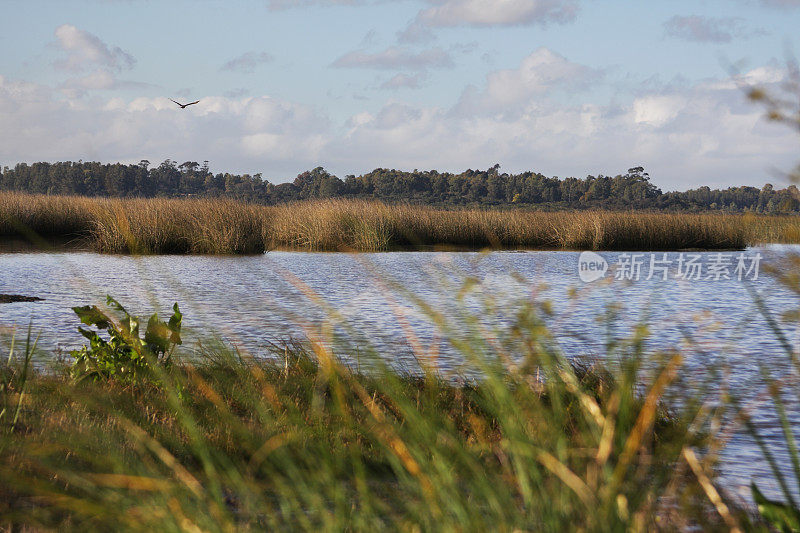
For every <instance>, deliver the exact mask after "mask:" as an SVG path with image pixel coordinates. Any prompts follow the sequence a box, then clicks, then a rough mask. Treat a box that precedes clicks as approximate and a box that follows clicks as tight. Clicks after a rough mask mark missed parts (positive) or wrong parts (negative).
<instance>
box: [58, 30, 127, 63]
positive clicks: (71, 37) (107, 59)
mask: <svg viewBox="0 0 800 533" xmlns="http://www.w3.org/2000/svg"><path fill="white" fill-rule="evenodd" d="M55 35H56V39H57V41H58V43H57V44H58V46H59V48H61V50H62V51H64V52H65V53H66V57H65V58H63V59H60V60H58V61H56V62H55V65H56V67H58V68H61V69H64V70H69V71H81V70H84V69H85V68H87V67H103V68H106V69H111V70H117V71H119V70H125V69H130V68H132V67H133V66H134V65H135V64H136V59H134V57H133V56H132V55H130V54H129V53H128V52H126V51H125V50H122V49H121V48H119V47H110V46H108V45H107V44H106V43H104V42H103V41H102V40H101V39H100V38H99V37H97V36H96V35H94V34H92V33H89V32H88V31H84V30H81V29H78V28H76V27H75V26H73V25H71V24H63V25H61V26H59V27H58V28H56V31H55Z"/></svg>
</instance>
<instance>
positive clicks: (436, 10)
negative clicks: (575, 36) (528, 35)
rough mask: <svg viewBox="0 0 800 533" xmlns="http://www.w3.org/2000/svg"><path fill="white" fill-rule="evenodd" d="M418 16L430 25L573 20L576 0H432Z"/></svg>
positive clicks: (513, 23)
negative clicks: (430, 5)
mask: <svg viewBox="0 0 800 533" xmlns="http://www.w3.org/2000/svg"><path fill="white" fill-rule="evenodd" d="M429 2H430V3H432V4H434V5H433V6H432V7H429V8H427V9H423V10H422V11H420V13H419V15H418V16H417V20H418V21H419V22H420V23H422V24H424V25H427V26H529V25H536V24H538V25H546V24H549V23H557V24H563V23H566V22H572V21H573V20H575V17H576V16H577V13H578V3H577V1H576V0H429Z"/></svg>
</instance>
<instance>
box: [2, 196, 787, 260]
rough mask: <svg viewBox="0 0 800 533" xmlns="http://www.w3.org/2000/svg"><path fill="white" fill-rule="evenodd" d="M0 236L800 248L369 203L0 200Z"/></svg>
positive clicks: (634, 222)
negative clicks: (285, 203) (269, 205)
mask: <svg viewBox="0 0 800 533" xmlns="http://www.w3.org/2000/svg"><path fill="white" fill-rule="evenodd" d="M0 235H5V236H23V237H26V238H28V239H29V240H31V241H33V242H39V241H38V240H37V239H41V238H45V239H46V238H52V237H61V238H68V239H73V240H76V241H79V242H82V243H84V244H87V245H89V246H91V247H93V248H95V249H96V250H98V251H101V252H107V253H145V254H147V253H190V254H248V253H262V252H264V251H266V250H270V249H275V248H291V249H302V250H316V251H340V250H345V251H349V250H354V251H383V250H390V249H397V248H403V249H409V248H410V249H414V248H425V247H432V246H434V247H436V246H438V247H468V248H495V249H498V248H523V249H537V248H539V249H574V250H647V251H655V250H679V249H688V248H696V249H740V248H744V247H746V246H748V245H754V244H763V243H775V242H778V243H797V242H800V217H792V216H765V215H750V214H746V215H737V214H666V213H641V212H609V211H581V212H552V213H550V212H533V211H523V210H488V209H452V210H441V209H434V208H428V207H420V206H411V205H386V204H382V203H379V202H370V201H360V200H355V201H347V200H333V201H312V202H301V203H297V204H288V205H283V206H277V207H265V206H256V205H251V204H244V203H238V202H234V201H229V200H194V199H186V200H167V199H147V200H145V199H129V200H119V199H113V200H112V199H89V198H80V197H58V196H41V195H38V196H37V195H26V194H19V193H7V192H6V193H0Z"/></svg>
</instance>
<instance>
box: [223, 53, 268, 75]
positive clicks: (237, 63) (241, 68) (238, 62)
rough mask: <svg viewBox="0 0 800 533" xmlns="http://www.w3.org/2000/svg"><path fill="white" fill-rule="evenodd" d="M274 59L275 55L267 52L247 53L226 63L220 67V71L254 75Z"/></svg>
mask: <svg viewBox="0 0 800 533" xmlns="http://www.w3.org/2000/svg"><path fill="white" fill-rule="evenodd" d="M274 59H275V58H274V57H273V55H272V54H269V53H267V52H245V53H244V54H242V55H240V56H237V57H234V58H233V59H231V60H230V61H227V62H225V64H224V65H222V66H221V67H220V70H224V71H228V72H244V73H245V74H252V73H253V72H254V71H255V69H256V68H257V67H258V66H260V65H263V64H264V63H269V62H271V61H273V60H274Z"/></svg>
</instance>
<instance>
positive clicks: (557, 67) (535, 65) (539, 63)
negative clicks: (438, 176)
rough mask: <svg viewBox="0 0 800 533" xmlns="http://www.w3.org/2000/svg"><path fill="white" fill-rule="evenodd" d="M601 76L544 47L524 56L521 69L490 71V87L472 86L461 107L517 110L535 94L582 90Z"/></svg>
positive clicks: (488, 76) (467, 109)
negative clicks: (480, 89)
mask: <svg viewBox="0 0 800 533" xmlns="http://www.w3.org/2000/svg"><path fill="white" fill-rule="evenodd" d="M599 77H600V73H599V72H598V71H597V70H595V69H592V68H589V67H587V66H585V65H580V64H578V63H573V62H571V61H569V60H567V59H566V58H565V57H564V56H562V55H560V54H557V53H555V52H553V51H552V50H550V49H548V48H544V47H542V48H538V49H537V50H535V51H533V52H532V53H531V54H530V55H528V56H527V57H526V58H525V59H523V60H522V63H521V64H520V66H519V67H518V68H516V69H507V70H497V71H494V72H491V73H490V74H488V75H487V76H486V88H485V89H484V90H483V91H479V90H477V89H476V88H474V87H472V88H470V89H468V90H467V91H465V92H464V94H463V95H462V97H461V101H460V102H459V106H458V107H459V109H460V110H461V111H462V112H472V113H478V112H487V113H492V112H503V113H516V112H520V111H522V110H524V108H525V106H526V105H527V104H530V103H535V100H534V99H533V97H534V96H542V95H545V94H547V93H549V92H551V91H552V90H554V89H558V90H560V91H565V90H566V91H568V90H575V89H581V88H584V87H586V85H587V83H589V82H590V81H592V80H594V79H597V78H599Z"/></svg>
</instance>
